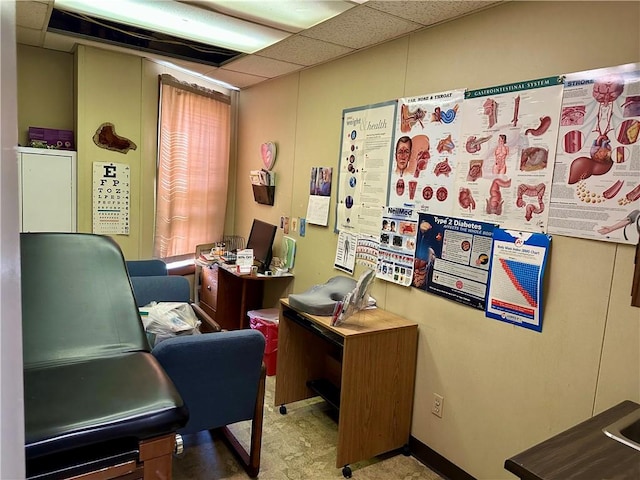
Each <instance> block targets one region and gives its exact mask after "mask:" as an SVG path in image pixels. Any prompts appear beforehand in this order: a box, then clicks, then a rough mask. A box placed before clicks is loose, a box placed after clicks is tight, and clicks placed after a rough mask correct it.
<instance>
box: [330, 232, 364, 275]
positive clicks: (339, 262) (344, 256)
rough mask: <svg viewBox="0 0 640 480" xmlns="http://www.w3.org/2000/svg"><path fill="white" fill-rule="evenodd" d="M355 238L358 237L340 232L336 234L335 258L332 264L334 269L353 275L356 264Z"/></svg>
mask: <svg viewBox="0 0 640 480" xmlns="http://www.w3.org/2000/svg"><path fill="white" fill-rule="evenodd" d="M357 238H358V236H357V235H356V234H353V233H348V232H340V233H339V234H338V245H337V246H336V257H335V260H334V262H333V266H334V268H337V269H338V270H342V271H343V272H347V273H348V274H351V275H353V268H354V266H355V263H356V245H357Z"/></svg>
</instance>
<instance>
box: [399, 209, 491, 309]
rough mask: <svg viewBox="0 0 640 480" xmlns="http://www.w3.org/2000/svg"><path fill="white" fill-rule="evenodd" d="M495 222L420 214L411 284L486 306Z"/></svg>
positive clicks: (471, 303) (453, 298)
mask: <svg viewBox="0 0 640 480" xmlns="http://www.w3.org/2000/svg"><path fill="white" fill-rule="evenodd" d="M495 228H496V226H495V225H494V224H491V223H484V222H477V221H473V220H465V219H461V218H453V217H447V216H440V215H432V214H425V213H421V214H420V215H419V218H418V229H417V236H416V249H415V260H414V269H413V280H412V283H411V285H412V286H413V287H415V288H418V289H420V290H424V291H426V292H429V293H433V294H435V295H439V296H441V297H445V298H448V299H449V300H454V301H456V302H459V303H462V304H464V305H468V306H471V307H474V308H477V309H479V310H484V308H485V296H486V292H487V283H488V281H489V273H488V272H489V261H490V258H491V244H492V235H493V230H494V229H495Z"/></svg>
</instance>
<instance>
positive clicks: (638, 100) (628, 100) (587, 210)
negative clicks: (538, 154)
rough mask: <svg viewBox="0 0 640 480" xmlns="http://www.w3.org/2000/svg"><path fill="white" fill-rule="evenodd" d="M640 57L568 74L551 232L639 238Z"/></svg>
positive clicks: (613, 238)
mask: <svg viewBox="0 0 640 480" xmlns="http://www.w3.org/2000/svg"><path fill="white" fill-rule="evenodd" d="M639 136H640V64H637V63H636V64H629V65H623V66H620V67H615V68H604V69H599V70H591V71H587V72H580V73H574V74H569V75H566V77H565V83H564V95H563V100H562V110H561V119H560V133H559V136H558V149H557V150H558V151H557V156H556V167H555V173H554V177H553V189H552V195H551V205H550V218H549V232H550V233H556V234H560V235H569V236H572V237H581V238H590V239H595V240H605V241H611V242H620V243H629V244H633V245H635V244H637V243H638V237H639V232H640V141H638V137H639Z"/></svg>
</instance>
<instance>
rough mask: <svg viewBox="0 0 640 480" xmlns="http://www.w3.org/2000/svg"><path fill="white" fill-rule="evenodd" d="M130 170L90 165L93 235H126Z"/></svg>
mask: <svg viewBox="0 0 640 480" xmlns="http://www.w3.org/2000/svg"><path fill="white" fill-rule="evenodd" d="M129 179H130V167H129V165H127V164H124V163H107V162H93V233H97V234H103V235H129V202H130V189H131V185H130V180H129Z"/></svg>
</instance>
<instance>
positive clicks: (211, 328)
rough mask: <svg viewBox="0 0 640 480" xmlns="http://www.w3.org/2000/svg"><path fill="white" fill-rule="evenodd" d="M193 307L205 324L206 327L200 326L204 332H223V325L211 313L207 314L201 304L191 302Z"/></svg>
mask: <svg viewBox="0 0 640 480" xmlns="http://www.w3.org/2000/svg"><path fill="white" fill-rule="evenodd" d="M191 308H192V309H193V312H194V313H195V314H196V317H198V318H199V319H200V320H201V321H202V323H203V324H204V325H206V326H205V328H202V327H201V328H200V329H201V330H202V331H203V333H209V332H214V333H215V332H221V331H222V327H221V326H220V325H219V324H218V322H216V321H215V320H214V319H213V318H211V317H210V316H209V314H207V312H205V311H204V310H203V309H202V307H200V305H198V304H196V303H192V304H191Z"/></svg>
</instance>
